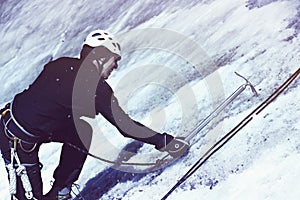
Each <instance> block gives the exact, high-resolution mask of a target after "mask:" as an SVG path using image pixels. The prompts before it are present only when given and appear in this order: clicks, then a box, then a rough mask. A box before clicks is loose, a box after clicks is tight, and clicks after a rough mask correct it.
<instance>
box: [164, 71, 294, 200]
mask: <svg viewBox="0 0 300 200" xmlns="http://www.w3.org/2000/svg"><path fill="white" fill-rule="evenodd" d="M299 74H300V68H298V70H297V71H296V72H295V73H293V74H292V75H291V76H290V77H289V78H288V79H287V80H286V81H285V82H284V83H283V84H282V85H281V86H280V87H279V88H278V89H276V90H275V91H274V92H273V93H272V94H271V95H270V96H269V97H268V98H267V99H266V100H265V101H264V102H262V103H261V104H260V105H259V106H258V107H256V108H255V109H254V110H253V111H252V112H251V113H250V114H249V115H248V116H247V117H245V118H244V119H243V120H242V121H240V122H239V123H238V124H237V126H235V127H234V128H233V129H232V130H231V131H229V132H228V133H227V134H226V135H225V136H223V137H222V138H221V139H220V140H218V141H217V142H216V143H215V144H214V145H212V146H211V147H210V148H209V149H208V150H207V151H206V152H205V153H204V154H203V155H202V156H201V157H200V159H199V160H198V161H197V162H196V163H195V164H194V165H193V166H192V167H191V168H190V169H189V170H188V172H187V173H186V174H185V175H184V176H182V177H181V179H180V180H179V181H178V182H177V183H176V184H175V185H174V186H173V187H172V188H171V189H170V190H169V191H168V192H167V193H166V194H165V196H164V197H163V198H162V199H161V200H165V199H167V198H168V197H169V196H170V195H171V194H172V193H173V192H174V191H175V190H176V189H177V188H178V187H179V186H180V185H181V184H182V183H183V182H185V181H186V180H187V179H188V178H189V177H190V176H191V175H193V174H194V173H195V172H196V171H197V170H198V169H199V168H200V167H201V166H202V165H203V164H204V163H205V162H206V161H207V160H208V159H209V158H210V157H211V156H212V155H213V154H215V153H216V152H217V151H218V150H219V149H221V148H222V147H223V146H224V145H225V144H226V143H227V142H228V141H229V140H230V139H231V138H232V137H233V136H234V135H235V134H236V133H237V132H239V131H240V130H241V129H242V128H243V127H245V126H246V125H247V124H248V123H249V122H250V121H251V120H252V119H253V117H255V116H256V115H258V114H259V113H260V112H261V111H262V110H263V109H265V108H266V107H267V106H268V105H269V104H270V103H271V102H273V101H274V100H275V99H276V98H277V97H278V96H279V95H280V94H281V93H282V92H283V91H284V90H285V89H286V88H287V87H288V86H289V85H290V84H291V83H292V82H293V81H294V80H295V79H296V78H297V77H298V75H299Z"/></svg>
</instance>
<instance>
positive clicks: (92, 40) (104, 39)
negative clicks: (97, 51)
mask: <svg viewBox="0 0 300 200" xmlns="http://www.w3.org/2000/svg"><path fill="white" fill-rule="evenodd" d="M84 44H86V45H88V46H90V47H99V46H104V47H106V48H107V49H109V50H110V51H111V52H112V53H115V54H117V55H119V56H121V47H120V44H119V42H118V41H117V40H116V39H115V38H114V36H113V35H111V34H110V33H108V32H107V31H104V30H95V31H92V32H91V33H90V34H88V36H87V37H86V39H85V41H84Z"/></svg>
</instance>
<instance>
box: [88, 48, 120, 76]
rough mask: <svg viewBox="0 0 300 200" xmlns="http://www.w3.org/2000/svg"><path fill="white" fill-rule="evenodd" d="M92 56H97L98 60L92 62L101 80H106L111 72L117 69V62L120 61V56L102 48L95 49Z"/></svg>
mask: <svg viewBox="0 0 300 200" xmlns="http://www.w3.org/2000/svg"><path fill="white" fill-rule="evenodd" d="M94 54H95V55H99V58H97V59H95V58H94V59H93V61H92V62H93V64H94V65H95V66H96V68H97V71H98V73H99V75H100V76H101V77H102V78H103V79H108V77H109V76H110V74H111V72H112V71H113V70H114V69H117V68H118V61H119V60H121V56H119V55H117V54H114V53H112V52H110V51H109V50H108V49H106V48H104V47H98V48H95V49H94Z"/></svg>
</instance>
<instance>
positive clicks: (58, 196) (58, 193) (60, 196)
mask: <svg viewBox="0 0 300 200" xmlns="http://www.w3.org/2000/svg"><path fill="white" fill-rule="evenodd" d="M71 187H72V186H71V185H70V186H67V187H64V188H61V187H59V186H54V185H53V186H52V188H51V190H50V191H49V192H48V193H47V194H46V195H44V197H43V200H69V199H71V198H72V196H71Z"/></svg>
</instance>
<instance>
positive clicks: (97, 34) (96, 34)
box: [92, 33, 101, 37]
mask: <svg viewBox="0 0 300 200" xmlns="http://www.w3.org/2000/svg"><path fill="white" fill-rule="evenodd" d="M99 35H101V33H95V34H93V35H92V37H96V36H99Z"/></svg>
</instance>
